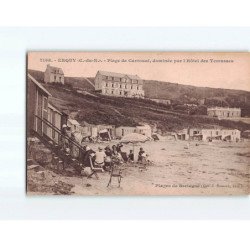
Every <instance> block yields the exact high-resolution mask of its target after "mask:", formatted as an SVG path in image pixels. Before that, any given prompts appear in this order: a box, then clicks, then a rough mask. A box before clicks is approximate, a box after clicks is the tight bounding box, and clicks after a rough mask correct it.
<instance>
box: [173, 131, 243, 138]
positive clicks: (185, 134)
mask: <svg viewBox="0 0 250 250" xmlns="http://www.w3.org/2000/svg"><path fill="white" fill-rule="evenodd" d="M177 138H178V139H180V140H197V141H208V140H209V139H212V140H223V141H239V140H240V138H241V132H240V130H238V129H221V128H212V129H200V128H190V129H183V130H181V131H179V132H178V133H177Z"/></svg>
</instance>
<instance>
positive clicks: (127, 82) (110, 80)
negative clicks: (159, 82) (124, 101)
mask: <svg viewBox="0 0 250 250" xmlns="http://www.w3.org/2000/svg"><path fill="white" fill-rule="evenodd" d="M94 82H95V90H96V91H99V92H100V93H101V94H103V95H110V96H122V97H137V98H144V96H145V93H144V90H143V80H142V79H141V78H140V77H139V76H138V75H128V74H121V73H114V72H107V71H98V72H97V74H96V76H95V81H94Z"/></svg>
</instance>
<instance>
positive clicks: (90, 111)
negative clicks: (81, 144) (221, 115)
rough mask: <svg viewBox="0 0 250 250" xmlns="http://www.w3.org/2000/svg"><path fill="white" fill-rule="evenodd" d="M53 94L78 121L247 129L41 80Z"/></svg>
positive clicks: (166, 129)
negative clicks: (84, 93)
mask: <svg viewBox="0 0 250 250" xmlns="http://www.w3.org/2000/svg"><path fill="white" fill-rule="evenodd" d="M44 86H45V88H47V89H48V91H50V93H51V94H52V95H53V103H54V104H55V105H56V106H57V107H58V108H60V109H64V110H69V112H71V113H74V115H75V119H77V120H78V121H79V122H80V123H83V122H88V123H91V124H111V125H115V126H120V125H124V126H134V125H138V124H142V123H148V124H150V125H156V126H157V128H158V130H159V131H161V132H163V133H164V132H170V131H171V132H172V131H178V130H180V129H183V128H187V127H200V128H213V127H218V126H221V127H226V128H237V129H239V130H241V131H244V130H247V129H250V124H245V123H242V122H233V121H225V120H224V121H219V120H217V119H213V118H209V117H206V116H197V115H192V116H191V115H187V114H182V113H179V112H176V111H172V110H168V109H167V107H166V106H164V105H158V104H156V103H154V102H150V101H148V100H139V99H129V98H119V97H105V96H96V97H94V96H86V95H82V94H79V93H77V92H75V91H72V90H70V89H66V88H64V87H62V86H56V85H55V84H44Z"/></svg>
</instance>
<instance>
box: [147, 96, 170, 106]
mask: <svg viewBox="0 0 250 250" xmlns="http://www.w3.org/2000/svg"><path fill="white" fill-rule="evenodd" d="M150 100H151V101H154V102H157V103H163V104H166V105H170V104H171V100H167V99H159V98H154V99H150Z"/></svg>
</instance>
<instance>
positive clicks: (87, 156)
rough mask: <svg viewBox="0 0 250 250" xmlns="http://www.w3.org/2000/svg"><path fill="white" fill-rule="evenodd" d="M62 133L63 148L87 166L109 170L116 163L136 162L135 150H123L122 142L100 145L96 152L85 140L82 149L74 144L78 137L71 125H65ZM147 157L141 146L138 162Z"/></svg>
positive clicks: (144, 160) (143, 160) (145, 159)
mask: <svg viewBox="0 0 250 250" xmlns="http://www.w3.org/2000/svg"><path fill="white" fill-rule="evenodd" d="M62 134H63V135H64V136H62V140H61V141H62V148H63V149H64V150H65V152H66V153H68V154H70V155H71V156H72V157H75V158H78V159H79V160H80V161H81V162H82V163H83V165H84V166H85V167H91V164H92V165H93V166H98V167H100V168H103V169H104V170H109V169H110V168H111V166H112V165H113V164H114V163H116V164H120V163H123V162H130V163H133V162H135V156H134V151H133V150H130V151H129V153H128V154H127V153H126V152H123V150H122V147H123V144H122V143H118V144H116V145H112V146H110V145H108V146H106V147H105V148H102V147H101V146H100V147H98V150H97V151H96V152H95V151H94V150H92V149H91V148H90V146H88V145H84V142H82V143H83V145H82V148H81V149H79V147H76V145H75V144H74V142H76V138H75V135H74V133H72V132H71V128H70V127H69V126H67V125H63V127H62ZM85 143H86V142H85ZM147 157H148V155H147V154H146V153H145V151H144V149H143V148H140V150H139V153H138V158H137V162H138V163H143V162H146V161H147ZM91 161H92V162H91Z"/></svg>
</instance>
